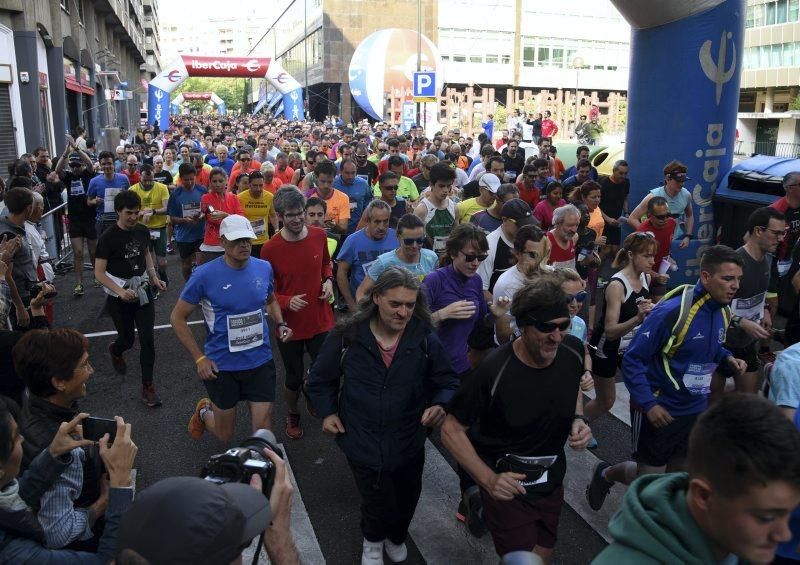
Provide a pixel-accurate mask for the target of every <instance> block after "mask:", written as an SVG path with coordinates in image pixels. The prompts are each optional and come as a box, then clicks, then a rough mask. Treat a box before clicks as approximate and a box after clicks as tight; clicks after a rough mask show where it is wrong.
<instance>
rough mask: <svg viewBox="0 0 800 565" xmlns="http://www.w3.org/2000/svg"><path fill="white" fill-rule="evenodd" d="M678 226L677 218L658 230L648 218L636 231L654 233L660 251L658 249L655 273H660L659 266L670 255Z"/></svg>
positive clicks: (654, 266)
mask: <svg viewBox="0 0 800 565" xmlns="http://www.w3.org/2000/svg"><path fill="white" fill-rule="evenodd" d="M677 225H678V222H677V221H675V218H668V219H667V221H666V223H664V227H663V228H661V229H657V228H656V227H655V226H653V224H652V222H650V218H647V219H646V220H645V221H644V222H642V223H641V224H639V227H638V228H636V231H649V232H653V235H655V236H656V242H657V243H658V249H656V257H655V261H654V262H653V270H654V271H658V266H659V264H660V263H661V260H662V259H663V258H664V257H666V256H667V255H669V249H670V247H671V246H672V238H674V237H675V227H676V226H677Z"/></svg>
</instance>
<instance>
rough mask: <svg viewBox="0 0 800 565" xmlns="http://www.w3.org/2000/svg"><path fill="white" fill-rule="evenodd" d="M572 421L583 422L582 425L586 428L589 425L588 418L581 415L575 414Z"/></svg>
mask: <svg viewBox="0 0 800 565" xmlns="http://www.w3.org/2000/svg"><path fill="white" fill-rule="evenodd" d="M572 419H573V421H574V420H583V423H584V424H586V425H587V426H588V425H589V418H587V417H586V416H584V415H583V414H575V416H574V417H573V418H572Z"/></svg>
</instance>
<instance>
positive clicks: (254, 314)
mask: <svg viewBox="0 0 800 565" xmlns="http://www.w3.org/2000/svg"><path fill="white" fill-rule="evenodd" d="M272 290H273V276H272V265H270V264H269V263H268V262H267V261H262V260H261V259H254V258H250V259H249V260H248V261H247V265H245V266H244V268H242V269H233V268H231V267H229V266H228V264H227V263H226V262H225V257H217V258H216V259H214V260H213V261H210V262H208V263H206V264H204V265H202V266H200V267H198V268H197V270H196V271H195V272H194V273H193V274H192V276H191V277H190V278H189V280H188V281H187V282H186V285H185V286H184V287H183V291H182V292H181V299H182V300H184V301H186V302H188V303H189V304H195V305H197V304H199V305H200V307H201V308H202V309H203V317H204V318H205V322H206V330H208V337H206V343H205V348H204V351H203V353H204V354H205V355H206V356H207V357H208V358H209V359H211V360H212V361H214V363H216V364H217V367H218V368H219V369H220V370H222V371H247V370H249V369H255V368H256V367H260V366H261V365H263V364H264V363H266V362H267V361H269V360H270V359H272V349H271V348H270V345H269V326H268V325H267V315H266V313H265V312H264V306H265V305H266V303H267V299H268V298H269V297H270V295H271V294H272Z"/></svg>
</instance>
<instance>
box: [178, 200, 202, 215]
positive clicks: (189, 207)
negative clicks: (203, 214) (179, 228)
mask: <svg viewBox="0 0 800 565" xmlns="http://www.w3.org/2000/svg"><path fill="white" fill-rule="evenodd" d="M181 209H182V210H183V217H184V218H194V217H197V216H199V215H200V203H199V202H185V203H183V204H181Z"/></svg>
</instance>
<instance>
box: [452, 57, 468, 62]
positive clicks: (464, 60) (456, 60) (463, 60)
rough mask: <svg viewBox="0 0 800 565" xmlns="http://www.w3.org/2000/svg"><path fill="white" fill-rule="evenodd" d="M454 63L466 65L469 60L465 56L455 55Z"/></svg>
mask: <svg viewBox="0 0 800 565" xmlns="http://www.w3.org/2000/svg"><path fill="white" fill-rule="evenodd" d="M453 62H455V63H466V62H467V58H466V57H465V56H464V55H453Z"/></svg>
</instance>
